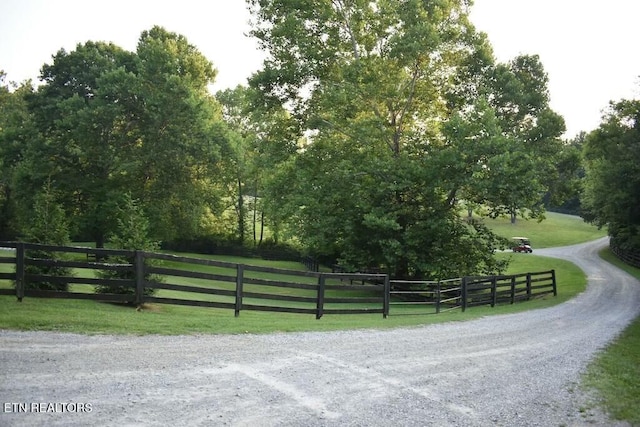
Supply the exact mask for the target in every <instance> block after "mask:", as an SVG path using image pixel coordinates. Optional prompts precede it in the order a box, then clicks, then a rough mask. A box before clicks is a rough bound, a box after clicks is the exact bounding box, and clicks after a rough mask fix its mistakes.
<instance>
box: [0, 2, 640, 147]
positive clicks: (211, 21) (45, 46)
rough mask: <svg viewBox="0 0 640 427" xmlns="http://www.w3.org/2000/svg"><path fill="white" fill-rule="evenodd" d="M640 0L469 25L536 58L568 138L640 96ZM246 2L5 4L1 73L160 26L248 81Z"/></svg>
mask: <svg viewBox="0 0 640 427" xmlns="http://www.w3.org/2000/svg"><path fill="white" fill-rule="evenodd" d="M639 16H640V0H607V1H603V0H475V5H474V6H473V9H472V13H471V18H472V20H473V22H474V23H475V24H476V26H477V28H478V29H480V30H482V31H484V32H486V33H487V34H488V35H489V39H490V41H491V44H492V45H493V47H494V52H495V54H496V57H497V59H498V60H499V61H500V62H506V61H508V60H510V59H512V58H513V57H515V56H516V55H518V54H538V55H540V58H541V60H542V63H543V65H544V67H545V70H546V71H547V73H548V74H549V81H550V83H549V89H550V93H551V106H552V108H553V109H554V110H556V111H557V112H558V113H560V114H561V115H562V116H563V117H564V118H565V120H566V123H567V133H566V137H568V138H570V137H573V136H574V135H575V134H577V133H578V132H579V131H581V130H584V131H590V130H592V129H594V128H596V127H597V126H598V125H599V123H600V117H601V113H602V110H603V109H604V108H606V106H607V105H608V103H609V101H610V100H619V99H622V98H638V97H640V78H638V76H640V55H638V46H637V42H638V40H639V39H640V31H639V30H638V27H637V23H636V21H637V19H638V17H639ZM248 19H249V15H248V13H247V11H246V8H245V3H244V1H243V0H180V1H167V0H110V1H108V2H107V1H97V0H94V1H91V0H55V1H53V0H0V69H2V70H4V71H5V72H6V73H7V80H9V81H17V82H21V81H23V80H25V79H29V78H31V79H33V80H34V81H36V80H37V76H38V73H39V70H40V67H41V66H42V65H43V64H44V63H50V62H51V56H52V55H53V54H55V53H56V52H57V51H58V50H59V49H60V48H64V49H66V50H67V51H71V50H73V49H74V48H75V46H76V45H77V44H78V43H84V42H86V41H88V40H93V41H111V42H113V43H115V44H116V45H118V46H120V47H122V48H124V49H127V50H135V48H136V44H137V41H138V38H139V36H140V33H141V32H142V31H144V30H148V29H150V28H151V27H152V26H154V25H160V26H163V27H165V28H166V29H167V30H169V31H173V32H176V33H179V34H182V35H184V36H185V37H186V38H187V39H188V40H189V42H190V43H191V44H193V45H195V46H196V47H197V48H198V49H199V50H200V51H201V52H202V53H203V54H204V55H205V56H206V57H207V58H208V59H209V60H211V61H212V62H213V63H214V65H215V67H216V68H217V69H218V78H217V81H216V84H215V86H214V89H215V90H218V89H224V88H228V87H234V86H236V85H238V84H244V83H246V79H247V77H249V75H250V74H251V73H252V72H254V71H256V70H257V69H258V68H259V67H260V65H261V63H262V59H263V58H264V56H263V54H262V53H261V52H259V51H258V50H257V45H256V43H255V41H253V40H251V39H249V38H247V37H245V34H246V33H247V31H248V25H247V21H248Z"/></svg>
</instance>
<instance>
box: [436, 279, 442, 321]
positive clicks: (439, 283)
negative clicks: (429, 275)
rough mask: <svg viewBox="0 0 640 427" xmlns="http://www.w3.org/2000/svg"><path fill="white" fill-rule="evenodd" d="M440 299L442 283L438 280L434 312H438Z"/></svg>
mask: <svg viewBox="0 0 640 427" xmlns="http://www.w3.org/2000/svg"><path fill="white" fill-rule="evenodd" d="M441 299H442V284H441V282H440V280H438V282H437V283H436V314H440V300H441Z"/></svg>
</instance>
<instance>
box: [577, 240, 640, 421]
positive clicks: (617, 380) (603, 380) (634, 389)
mask: <svg viewBox="0 0 640 427" xmlns="http://www.w3.org/2000/svg"><path fill="white" fill-rule="evenodd" d="M600 255H601V256H602V258H604V259H605V260H607V261H609V262H611V263H612V264H614V265H617V266H618V267H620V268H622V269H623V270H625V271H627V272H628V273H629V274H631V275H633V276H634V277H636V278H638V280H640V269H638V268H633V267H631V266H629V265H626V264H624V263H623V262H621V261H620V260H618V259H617V258H616V257H615V256H614V255H613V253H611V251H610V250H609V249H605V250H603V251H602V252H601V254H600ZM583 384H584V385H585V386H586V387H588V388H590V389H592V390H595V391H596V395H597V397H598V404H599V405H601V406H602V407H603V408H604V409H605V410H606V411H607V412H608V413H609V414H610V415H611V416H612V418H614V419H616V420H624V421H627V422H629V423H630V424H631V425H634V426H640V318H637V319H636V320H635V321H634V322H633V323H632V324H631V325H630V326H629V327H628V328H627V329H626V330H625V331H624V332H623V333H622V334H621V335H620V336H619V337H618V338H617V339H616V340H615V341H614V342H613V343H612V344H610V345H609V346H608V347H607V348H606V349H605V350H604V351H603V352H602V353H600V354H599V355H598V356H597V357H596V359H595V360H594V361H593V362H592V363H591V364H590V365H589V368H588V370H587V373H586V374H585V375H584V377H583Z"/></svg>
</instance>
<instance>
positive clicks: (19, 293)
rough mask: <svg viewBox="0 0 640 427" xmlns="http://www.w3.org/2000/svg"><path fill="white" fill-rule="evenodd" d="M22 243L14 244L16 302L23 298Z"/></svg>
mask: <svg viewBox="0 0 640 427" xmlns="http://www.w3.org/2000/svg"><path fill="white" fill-rule="evenodd" d="M24 261H25V260H24V243H22V242H20V243H17V244H16V297H17V298H18V302H22V298H24V288H25V283H24V280H25V277H24Z"/></svg>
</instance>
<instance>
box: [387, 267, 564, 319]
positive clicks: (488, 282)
mask: <svg viewBox="0 0 640 427" xmlns="http://www.w3.org/2000/svg"><path fill="white" fill-rule="evenodd" d="M389 293H390V304H391V305H405V306H406V305H412V306H421V308H423V307H422V306H431V307H432V310H433V312H435V313H440V312H442V311H448V310H453V309H461V310H462V311H465V310H466V309H467V307H473V306H479V305H490V306H491V307H494V306H495V305H497V304H513V303H516V302H519V301H528V300H531V299H532V298H539V297H542V296H546V295H553V296H556V295H558V289H557V282H556V274H555V270H550V271H543V272H538V273H523V274H515V275H500V276H466V277H461V278H457V279H448V280H440V281H411V280H391V281H390V291H389ZM421 311H422V312H424V310H421Z"/></svg>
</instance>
